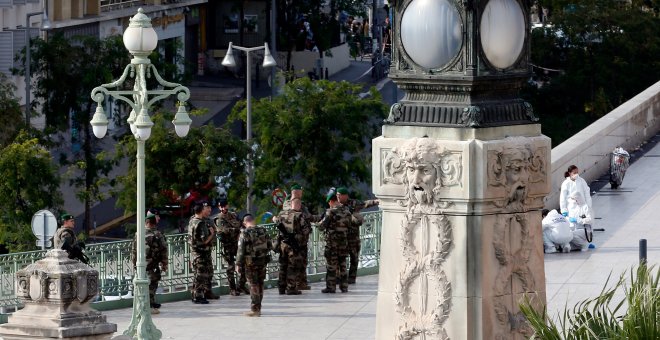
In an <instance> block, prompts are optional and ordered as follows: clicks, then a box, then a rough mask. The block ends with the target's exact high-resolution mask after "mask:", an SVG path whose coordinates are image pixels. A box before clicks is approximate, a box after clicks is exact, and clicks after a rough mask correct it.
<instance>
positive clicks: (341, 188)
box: [337, 187, 348, 195]
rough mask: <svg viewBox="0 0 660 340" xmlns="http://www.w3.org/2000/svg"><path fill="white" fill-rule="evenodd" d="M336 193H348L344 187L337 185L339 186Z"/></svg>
mask: <svg viewBox="0 0 660 340" xmlns="http://www.w3.org/2000/svg"><path fill="white" fill-rule="evenodd" d="M337 193H338V194H344V195H348V189H346V187H339V188H337Z"/></svg>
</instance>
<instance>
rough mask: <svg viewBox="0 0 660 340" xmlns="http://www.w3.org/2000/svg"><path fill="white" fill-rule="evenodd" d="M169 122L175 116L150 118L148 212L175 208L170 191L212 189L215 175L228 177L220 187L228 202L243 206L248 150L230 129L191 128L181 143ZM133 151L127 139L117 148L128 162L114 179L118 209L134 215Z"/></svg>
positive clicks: (134, 174)
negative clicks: (154, 208) (198, 186)
mask: <svg viewBox="0 0 660 340" xmlns="http://www.w3.org/2000/svg"><path fill="white" fill-rule="evenodd" d="M194 114H195V113H194V112H193V115H194ZM173 118H174V115H173V114H170V113H162V112H159V113H155V114H153V115H152V116H151V119H152V120H153V122H154V126H153V127H152V130H151V137H149V139H148V140H147V142H146V147H145V188H146V193H147V195H146V198H147V202H146V205H147V207H149V206H161V207H162V206H163V205H165V204H171V203H177V202H171V201H170V198H171V197H170V196H171V195H170V194H169V193H168V192H169V191H173V192H174V193H175V195H176V196H183V195H184V194H186V193H187V192H188V190H189V189H190V188H193V187H194V185H195V182H199V183H200V184H201V185H205V184H207V183H212V184H215V181H214V180H215V179H214V176H228V178H226V179H225V180H224V181H223V183H224V184H225V186H226V187H228V189H229V190H228V191H229V192H228V194H229V199H230V201H231V202H232V204H238V203H239V202H243V198H244V197H245V196H244V194H245V192H244V191H245V190H244V188H245V175H244V173H245V161H244V160H245V159H246V158H247V153H248V147H247V145H246V144H245V143H244V142H243V141H241V140H239V139H238V138H237V137H235V136H233V135H232V134H231V132H230V131H229V130H227V129H224V128H216V127H214V126H212V125H204V126H202V127H199V128H191V129H190V132H189V133H188V135H187V136H186V137H184V138H180V137H178V136H176V134H175V133H174V128H173V127H172V123H171V120H172V119H173ZM136 148H137V144H136V142H135V138H134V137H133V136H128V135H127V136H125V137H124V138H123V139H122V140H121V141H120V143H119V144H118V146H117V149H118V152H117V157H118V159H123V158H128V159H130V160H131V161H130V163H129V165H128V172H127V173H126V174H125V175H123V176H119V177H118V181H119V191H118V193H117V194H118V204H119V205H120V206H122V207H123V208H124V209H126V211H128V212H135V207H136V201H135V199H136V191H135V190H136V185H135V183H136V174H137V168H136V160H135V153H136V152H137V149H136ZM229 175H231V176H229ZM211 193H212V194H213V193H214V192H213V191H211ZM179 203H180V202H179Z"/></svg>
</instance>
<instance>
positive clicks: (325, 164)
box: [232, 78, 386, 208]
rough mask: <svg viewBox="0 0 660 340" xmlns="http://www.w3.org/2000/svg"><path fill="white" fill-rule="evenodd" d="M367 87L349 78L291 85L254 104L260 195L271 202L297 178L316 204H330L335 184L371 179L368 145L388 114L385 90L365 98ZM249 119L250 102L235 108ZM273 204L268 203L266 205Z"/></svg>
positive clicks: (299, 81) (239, 115)
mask: <svg viewBox="0 0 660 340" xmlns="http://www.w3.org/2000/svg"><path fill="white" fill-rule="evenodd" d="M361 89H362V87H361V86H360V85H355V84H350V83H348V82H331V81H326V80H322V81H311V80H309V79H308V78H300V79H297V80H295V81H293V82H290V83H287V84H286V86H285V87H284V89H283V93H282V95H280V96H277V97H275V98H273V100H272V101H271V100H269V99H267V98H264V99H261V100H259V101H256V102H254V105H253V108H252V117H253V126H254V135H255V144H256V150H257V155H256V160H255V166H256V170H255V172H256V174H255V182H254V183H255V190H254V193H255V195H256V196H257V197H260V198H265V200H267V201H270V192H271V191H272V190H273V189H275V188H277V187H281V188H286V189H287V191H288V188H289V186H290V185H291V184H292V183H293V182H297V183H298V184H300V185H302V186H303V188H304V189H305V191H304V194H305V200H306V201H307V202H309V203H310V204H311V205H312V206H315V205H317V204H319V205H320V204H321V203H322V202H324V200H323V198H324V197H323V195H324V194H325V193H326V192H327V190H328V188H329V187H330V186H338V185H345V186H352V185H355V184H357V183H361V182H367V183H368V182H370V179H371V171H370V162H371V159H370V155H371V150H369V149H368V148H367V147H368V145H369V143H370V141H371V139H372V138H373V137H374V136H375V135H377V134H378V133H379V132H380V131H379V127H380V125H381V122H382V118H384V116H385V113H386V107H385V106H384V104H383V103H382V101H381V98H380V94H379V93H378V92H377V91H376V90H375V89H374V88H372V89H371V91H370V96H367V97H366V98H364V99H361V98H360V97H359V93H360V91H361ZM232 117H233V118H234V119H237V118H240V119H242V120H245V117H246V109H245V103H244V102H242V103H239V104H238V105H236V106H235V107H234V110H233V112H232ZM269 204H270V203H264V205H262V207H268V208H272V206H268V205H269Z"/></svg>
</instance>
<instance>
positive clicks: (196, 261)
mask: <svg viewBox="0 0 660 340" xmlns="http://www.w3.org/2000/svg"><path fill="white" fill-rule="evenodd" d="M191 257H192V266H193V275H194V277H193V286H192V298H193V299H195V298H198V297H199V298H203V297H204V295H205V294H206V292H210V291H211V280H212V279H213V260H212V259H211V252H208V253H192V254H191Z"/></svg>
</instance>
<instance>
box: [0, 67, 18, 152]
mask: <svg viewBox="0 0 660 340" xmlns="http://www.w3.org/2000/svg"><path fill="white" fill-rule="evenodd" d="M14 93H16V85H14V84H13V83H12V82H11V81H10V80H9V79H8V78H7V76H6V75H5V74H4V73H1V72H0V113H1V114H0V148H2V147H5V146H7V144H9V143H11V142H12V141H13V140H14V137H16V135H17V134H18V129H19V128H20V127H22V126H23V121H24V120H23V114H22V111H21V105H20V104H19V103H18V98H16V96H15V95H14Z"/></svg>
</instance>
